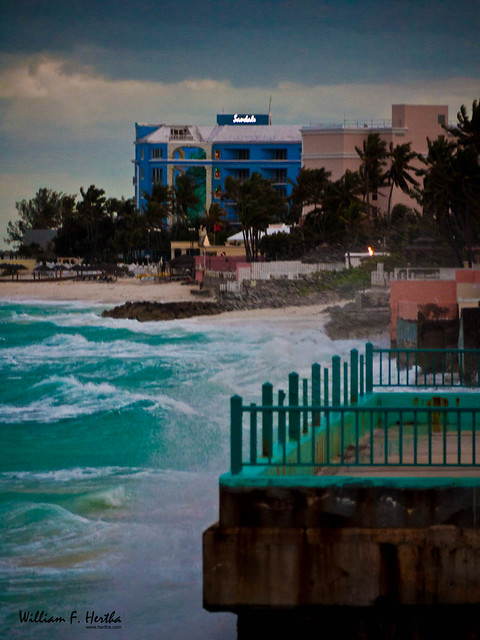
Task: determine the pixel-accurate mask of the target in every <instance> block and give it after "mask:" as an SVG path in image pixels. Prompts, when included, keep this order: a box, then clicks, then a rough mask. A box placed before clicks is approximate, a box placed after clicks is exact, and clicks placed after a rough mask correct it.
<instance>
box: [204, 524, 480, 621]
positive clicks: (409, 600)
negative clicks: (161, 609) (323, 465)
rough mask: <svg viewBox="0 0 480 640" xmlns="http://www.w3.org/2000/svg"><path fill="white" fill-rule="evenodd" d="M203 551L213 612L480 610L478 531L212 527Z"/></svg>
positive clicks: (207, 597)
mask: <svg viewBox="0 0 480 640" xmlns="http://www.w3.org/2000/svg"><path fill="white" fill-rule="evenodd" d="M203 543H204V606H205V607H206V608H207V609H209V610H211V611H219V610H228V611H234V612H237V613H238V612H241V611H242V610H249V609H250V608H252V609H260V610H282V609H291V608H298V609H299V610H301V609H304V608H308V607H319V606H320V607H323V606H326V607H336V606H346V607H373V606H376V605H378V604H379V603H380V602H388V603H390V604H391V605H395V606H399V605H401V606H408V605H412V606H413V605H415V606H419V605H420V606H424V605H440V604H441V605H477V604H479V603H480V530H479V529H461V528H459V527H456V526H453V525H437V526H433V527H428V528H425V529H409V528H397V529H391V528H390V529H368V528H356V527H349V528H327V527H324V528H312V529H310V528H305V529H300V528H283V529H281V528H254V527H219V526H218V525H214V526H212V527H210V528H209V529H208V530H207V531H206V532H205V533H204V541H203Z"/></svg>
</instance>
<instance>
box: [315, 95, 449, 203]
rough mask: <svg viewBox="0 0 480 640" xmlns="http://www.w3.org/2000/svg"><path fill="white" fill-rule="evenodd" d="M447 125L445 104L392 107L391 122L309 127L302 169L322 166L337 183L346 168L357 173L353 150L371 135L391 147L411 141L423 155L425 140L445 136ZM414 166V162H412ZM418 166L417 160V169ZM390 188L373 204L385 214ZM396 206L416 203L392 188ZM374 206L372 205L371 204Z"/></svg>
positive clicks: (425, 151) (357, 159) (416, 150)
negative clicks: (445, 126) (378, 136)
mask: <svg viewBox="0 0 480 640" xmlns="http://www.w3.org/2000/svg"><path fill="white" fill-rule="evenodd" d="M447 124H448V106H446V105H405V104H394V105H392V119H391V122H381V123H375V122H361V121H359V122H356V123H354V124H348V123H346V122H345V123H343V124H340V125H311V126H308V127H304V128H302V166H303V167H304V168H305V169H320V168H322V167H324V168H325V169H326V170H328V171H331V173H332V176H331V179H332V180H338V179H339V178H341V177H342V175H343V174H344V173H345V171H346V170H347V169H349V170H350V171H357V170H358V169H359V167H360V158H359V156H358V153H357V152H356V150H355V147H359V148H360V149H361V148H362V144H363V141H364V140H366V138H367V137H368V135H369V134H370V133H378V134H380V137H381V138H382V140H385V142H386V143H387V148H388V146H389V144H390V142H392V143H393V145H394V146H396V145H397V144H404V143H406V142H411V144H412V146H411V148H412V151H415V152H416V153H419V154H422V155H425V156H426V154H427V151H428V144H427V138H429V139H430V140H434V139H435V138H438V137H440V136H445V135H447V134H446V131H445V129H443V126H442V125H447ZM412 164H415V163H412ZM420 165H421V163H420V162H418V161H416V166H420ZM388 194H389V188H388V187H387V188H385V189H383V190H382V191H379V193H378V198H377V202H376V205H377V206H378V207H379V209H380V211H385V210H386V209H387V204H388ZM397 203H404V204H407V205H408V206H411V207H415V206H418V205H417V203H416V202H415V200H413V199H411V198H410V197H409V196H407V195H405V194H403V193H402V192H401V191H400V190H398V189H394V192H393V196H392V207H393V206H394V205H395V204H397ZM373 204H375V203H373Z"/></svg>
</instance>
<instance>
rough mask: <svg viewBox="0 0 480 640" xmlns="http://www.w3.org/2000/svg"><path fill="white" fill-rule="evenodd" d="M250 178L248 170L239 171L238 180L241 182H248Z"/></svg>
mask: <svg viewBox="0 0 480 640" xmlns="http://www.w3.org/2000/svg"><path fill="white" fill-rule="evenodd" d="M249 178H250V169H239V170H238V179H239V180H241V181H244V180H248V179H249Z"/></svg>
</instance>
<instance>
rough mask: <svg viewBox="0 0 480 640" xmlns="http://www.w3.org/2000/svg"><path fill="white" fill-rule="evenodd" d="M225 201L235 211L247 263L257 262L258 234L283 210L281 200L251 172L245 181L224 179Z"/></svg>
mask: <svg viewBox="0 0 480 640" xmlns="http://www.w3.org/2000/svg"><path fill="white" fill-rule="evenodd" d="M223 197H224V199H225V200H227V201H228V202H229V203H231V205H232V206H233V208H234V209H235V211H236V214H237V216H238V220H239V222H240V223H241V225H242V233H243V239H244V243H245V253H246V256H247V261H248V262H254V261H256V260H257V259H258V252H259V243H260V234H261V232H262V231H265V230H266V229H267V227H268V224H269V222H270V221H271V220H272V219H274V217H275V216H276V215H279V214H281V212H282V210H283V208H284V199H283V198H282V196H281V195H280V194H279V193H278V191H277V190H276V189H275V188H274V187H272V185H271V183H270V182H269V181H268V180H266V179H265V178H264V177H263V176H262V175H261V174H260V173H258V172H256V171H254V172H253V173H252V175H251V176H250V178H249V179H248V180H239V179H237V178H233V177H232V176H227V178H226V179H225V191H224V196H223Z"/></svg>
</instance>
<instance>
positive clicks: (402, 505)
mask: <svg viewBox="0 0 480 640" xmlns="http://www.w3.org/2000/svg"><path fill="white" fill-rule="evenodd" d="M477 473H478V470H477ZM435 525H454V526H456V527H465V528H472V529H474V528H476V527H479V526H480V487H478V486H468V485H464V484H462V483H461V482H458V484H455V483H454V482H452V483H451V484H449V483H443V484H442V483H440V482H439V483H438V484H433V485H432V486H430V487H428V486H426V487H424V488H423V489H418V488H416V487H415V486H413V487H408V486H406V485H404V484H402V483H401V482H400V483H399V484H398V486H395V484H394V483H393V482H392V484H391V486H386V485H385V484H382V482H381V480H380V481H379V482H378V483H377V484H375V483H374V482H369V481H368V480H362V479H359V480H358V481H357V482H349V483H344V482H341V479H340V478H339V480H338V485H333V484H329V485H327V486H321V485H320V486H300V485H299V486H297V487H286V486H281V485H280V486H265V487H261V486H258V487H235V486H233V487H232V486H223V485H221V486H220V526H221V527H222V528H223V527H252V528H255V529H262V528H270V529H272V528H274V527H275V528H278V529H285V528H300V529H316V528H321V527H328V528H332V529H339V528H343V527H366V528H376V527H377V528H382V529H387V528H389V529H393V528H400V527H405V528H409V529H414V528H418V529H425V528H428V527H431V526H435Z"/></svg>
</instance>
